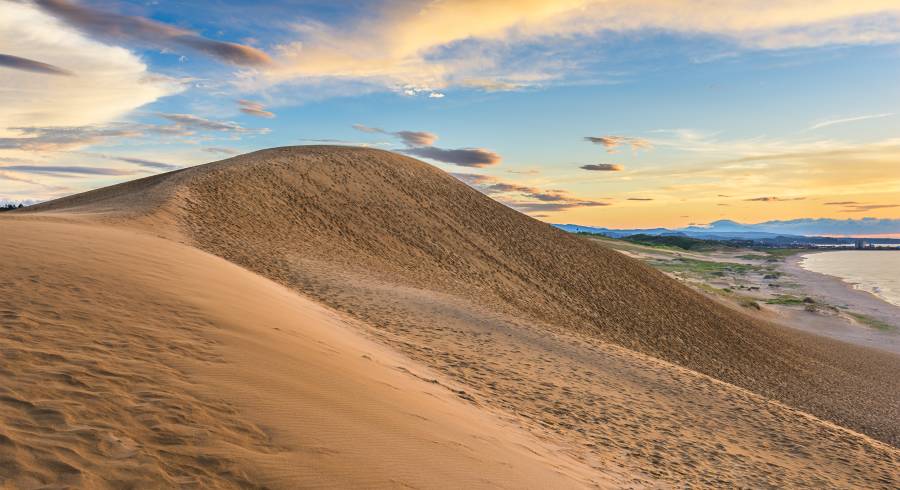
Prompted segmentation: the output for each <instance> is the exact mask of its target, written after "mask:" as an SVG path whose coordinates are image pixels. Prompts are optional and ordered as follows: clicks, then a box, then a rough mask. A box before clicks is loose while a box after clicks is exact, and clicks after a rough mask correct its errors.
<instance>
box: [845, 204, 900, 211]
mask: <svg viewBox="0 0 900 490" xmlns="http://www.w3.org/2000/svg"><path fill="white" fill-rule="evenodd" d="M898 207H900V204H852V205H849V207H848V208H847V209H842V210H841V212H842V213H865V212H868V211H874V210H876V209H889V208H898Z"/></svg>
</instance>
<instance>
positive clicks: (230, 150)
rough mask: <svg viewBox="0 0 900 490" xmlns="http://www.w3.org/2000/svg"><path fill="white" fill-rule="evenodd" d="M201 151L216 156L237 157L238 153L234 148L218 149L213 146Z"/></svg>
mask: <svg viewBox="0 0 900 490" xmlns="http://www.w3.org/2000/svg"><path fill="white" fill-rule="evenodd" d="M203 151H205V152H206V153H213V154H216V155H237V154H238V153H240V152H239V151H238V150H235V149H234V148H219V147H215V146H211V147H209V148H204V149H203Z"/></svg>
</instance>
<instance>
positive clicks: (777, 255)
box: [757, 248, 806, 261]
mask: <svg viewBox="0 0 900 490" xmlns="http://www.w3.org/2000/svg"><path fill="white" fill-rule="evenodd" d="M804 250H806V249H805V248H760V249H758V250H757V251H758V252H763V253H765V254H766V255H767V257H766V259H767V260H769V261H781V260H784V259H786V258H787V257H790V256H791V255H794V254H798V253H800V252H803V251H804Z"/></svg>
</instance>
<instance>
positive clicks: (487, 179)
mask: <svg viewBox="0 0 900 490" xmlns="http://www.w3.org/2000/svg"><path fill="white" fill-rule="evenodd" d="M450 175H452V176H454V177H456V178H457V179H459V180H461V181H463V182H465V183H466V184H469V185H470V186H473V187H474V186H477V185H482V184H488V183H491V182H497V178H496V177H491V176H490V175H483V174H462V173H455V172H451V173H450Z"/></svg>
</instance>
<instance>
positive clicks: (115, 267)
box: [0, 147, 900, 488]
mask: <svg viewBox="0 0 900 490" xmlns="http://www.w3.org/2000/svg"><path fill="white" fill-rule="evenodd" d="M0 227H2V228H0V230H2V233H0V239H2V243H3V245H4V249H5V250H13V253H12V255H11V257H12V259H11V260H7V261H4V263H3V266H2V267H3V269H2V274H3V275H2V277H3V279H4V286H3V287H4V288H5V289H6V290H8V291H9V294H4V295H3V297H2V299H0V302H2V310H3V314H4V315H7V317H8V320H4V321H3V327H4V329H6V330H7V331H8V335H5V336H4V337H3V342H4V343H5V345H3V349H4V353H6V352H9V353H10V355H11V356H19V358H21V359H22V361H21V362H20V361H16V362H15V363H13V362H5V363H4V365H3V366H2V368H3V369H4V370H3V371H0V375H2V376H3V377H4V379H3V383H0V386H3V387H5V389H6V390H7V392H6V395H5V396H6V398H4V399H3V400H4V401H3V402H2V403H0V409H2V410H3V412H0V414H2V416H3V419H2V420H3V425H0V430H2V431H3V434H4V435H5V437H6V439H2V441H7V440H8V442H3V444H2V445H0V455H2V458H3V459H0V461H2V463H0V471H2V472H15V473H14V474H15V475H17V476H15V478H17V480H13V481H17V482H24V483H22V485H23V486H27V484H28V483H29V482H34V481H38V482H45V481H50V480H49V478H50V476H48V475H53V474H55V473H57V472H55V471H54V469H53V468H54V465H57V464H63V465H66V467H67V468H70V470H71V471H69V473H67V475H69V477H71V478H72V479H73V481H74V482H76V483H82V484H85V485H87V483H91V484H96V486H101V487H102V486H103V485H111V486H116V485H115V484H111V483H109V482H110V481H112V480H110V479H111V478H113V475H116V474H117V473H116V471H118V472H120V474H121V475H129V474H136V473H133V472H132V470H133V469H134V468H133V467H129V465H137V466H139V467H140V468H141V470H142V471H143V473H141V474H142V475H143V476H141V477H142V478H145V480H144V481H146V482H155V483H158V484H160V485H161V486H166V484H167V483H168V484H171V482H174V481H176V480H172V479H175V478H185V479H189V480H190V481H194V482H200V483H202V484H203V485H204V486H212V485H213V483H215V484H218V485H220V486H228V485H242V484H248V485H251V484H252V485H268V486H282V487H286V488H287V487H291V486H319V485H324V484H326V483H329V484H333V485H335V486H338V487H340V486H359V485H364V486H365V485H367V484H372V485H376V486H401V485H412V486H418V487H433V486H451V487H452V486H459V485H464V486H494V485H497V484H500V483H503V484H504V485H506V486H510V487H527V486H532V487H544V488H547V487H561V486H578V485H585V486H593V485H597V486H614V487H625V486H632V487H666V486H683V485H685V484H688V483H690V484H692V485H695V486H701V487H812V488H828V487H833V488H848V487H855V488H892V487H896V486H897V485H898V481H900V475H898V471H897V468H898V465H900V452H898V450H897V449H896V447H897V446H898V445H900V424H898V423H897V420H900V381H898V380H900V377H898V376H897V374H898V373H900V358H898V357H897V356H896V355H893V354H891V353H887V352H880V351H874V350H870V349H866V348H863V347H858V346H852V345H848V344H844V343H841V342H837V341H834V340H830V339H824V338H820V337H816V336H814V335H809V334H805V333H803V332H797V331H792V330H789V329H784V328H779V327H776V326H774V325H771V324H768V323H765V322H762V321H758V320H755V319H752V318H750V317H747V316H744V315H742V314H740V313H739V312H735V311H733V310H731V309H729V308H727V307H725V306H723V305H720V304H718V303H716V302H713V301H710V300H709V299H707V298H705V297H703V296H702V295H700V294H697V293H695V292H694V291H692V290H690V289H689V288H687V287H685V286H683V285H681V284H679V283H677V282H676V281H674V280H672V279H670V278H668V277H666V276H665V275H664V274H662V273H659V272H657V271H655V270H653V269H651V268H650V267H647V266H645V265H644V264H641V263H640V262H638V261H636V260H633V259H630V258H628V257H626V256H624V255H622V254H620V253H618V252H614V251H611V250H608V249H606V248H604V247H603V246H600V245H598V244H596V243H592V242H591V241H588V240H585V239H582V238H579V237H577V236H573V235H569V234H566V233H564V232H562V231H559V230H556V229H554V228H552V227H550V226H548V225H546V224H543V223H541V222H538V221H536V220H533V219H531V218H528V217H526V216H524V215H521V214H519V213H517V212H515V211H513V210H511V209H509V208H507V207H505V206H503V205H501V204H499V203H497V202H495V201H492V200H491V199H489V198H487V197H485V196H483V195H482V194H480V193H478V192H476V191H474V190H472V189H470V188H469V187H467V186H465V185H464V184H462V183H460V182H458V181H457V180H456V179H454V178H453V177H451V176H449V175H447V174H445V173H443V172H441V171H440V170H438V169H435V168H434V167H431V166H429V165H426V164H424V163H421V162H418V161H416V160H413V159H410V158H406V157H403V156H399V155H396V154H393V153H389V152H383V151H378V150H369V149H358V148H343V147H291V148H277V149H272V150H264V151H260V152H256V153H252V154H248V155H243V156H240V157H235V158H232V159H228V160H224V161H222V162H216V163H213V164H209V165H205V166H200V167H193V168H190V169H186V170H182V171H178V172H172V173H168V174H163V175H159V176H155V177H151V178H147V179H141V180H138V181H134V182H130V183H127V184H123V185H120V186H114V187H110V188H105V189H100V190H97V191H92V192H89V193H85V194H81V195H77V196H73V197H70V198H65V199H61V200H57V201H54V202H51V203H47V204H44V205H39V206H34V207H32V208H30V209H29V210H28V212H13V213H7V216H3V217H2V218H0ZM50 237H56V238H50ZM197 249H200V250H202V251H205V252H208V254H207V253H203V252H201V251H200V250H197ZM210 254H211V255H210ZM214 256H218V257H219V258H216V257H214ZM51 258H53V260H54V261H55V262H52V263H53V264H55V265H45V264H51V262H50V259H51ZM88 259H90V260H88ZM222 259H225V260H222ZM229 262H230V263H229ZM235 264H236V265H235ZM238 266H240V267H238ZM254 273H255V274H254ZM8 277H11V278H15V279H14V280H7V278H8ZM269 280H271V281H274V282H270V281H269ZM29 281H30V282H29ZM276 283H279V284H280V285H276ZM72 288H77V289H72ZM4 292H6V291H4ZM297 293H301V294H297ZM107 298H108V299H107ZM4 318H6V317H4ZM107 344H108V345H107ZM54 355H55V356H59V357H58V358H57V357H50V358H48V359H52V362H51V361H44V360H42V359H43V358H42V357H41V356H54ZM30 356H34V357H30ZM8 359H12V357H8ZM16 366H25V367H19V368H16ZM28 366H32V368H29V367H28ZM79 375H81V376H84V377H86V378H88V377H89V378H90V379H88V381H90V382H87V381H85V380H84V379H81V378H79V377H78V376H79ZM66 376H74V377H75V378H74V379H75V381H77V382H79V383H83V384H85V386H84V387H83V386H80V385H69V384H67V381H66V380H67V379H69V378H68V377H66ZM120 378H124V379H120ZM44 380H46V382H42V381H44ZM91 383H95V384H98V387H96V388H95V387H92V386H91ZM54 390H56V391H54ZM98 392H102V393H106V396H101V397H95V396H93V395H91V394H92V393H98ZM79 393H81V394H79ZM51 401H56V402H54V403H50V402H51ZM35 407H38V410H40V409H50V410H55V411H56V412H58V413H59V414H61V415H60V416H59V417H61V419H60V420H61V421H60V420H56V421H54V420H50V419H40V418H37V419H36V418H34V415H32V414H31V412H30V411H34V410H35ZM121 407H132V408H133V409H132V410H131V411H129V410H127V409H126V410H123V409H122V408H121ZM180 407H190V408H180ZM51 419H52V417H51ZM17 424H18V425H17ZM72 426H76V427H82V426H84V427H88V428H89V429H90V430H88V429H86V432H88V433H89V434H87V435H84V436H80V435H79V434H80V433H79V432H78V431H77V430H75V429H71V427H72ZM23 427H24V428H23ZM92 431H93V432H92ZM109 434H111V435H109ZM105 437H115V438H118V440H120V441H124V442H122V443H121V444H124V445H125V447H126V448H128V449H127V451H135V452H134V453H133V454H134V455H139V456H140V457H139V458H138V456H131V457H126V458H122V459H121V460H113V462H112V463H108V461H110V459H109V458H108V457H107V456H105V455H103V453H102V451H103V450H104V449H100V448H102V447H105V446H103V444H101V442H102V441H104V440H106V439H104V438H105ZM98 441H100V442H98ZM79 444H80V445H79ZM170 444H171V445H174V446H176V447H177V448H172V447H169V445H170ZM135 448H140V449H139V450H137V449H135ZM123 451H126V450H123ZM127 451H126V452H127ZM129 454H131V453H129ZM106 465H109V466H110V469H109V470H108V471H107V470H106V469H105V467H106ZM117 465H119V466H120V468H119V469H116V468H117ZM521 468H525V469H524V470H523V469H521ZM0 476H3V475H2V474H0ZM42 478H43V479H42ZM122 478H125V476H122ZM29 479H30V480H29ZM159 482H162V483H159Z"/></svg>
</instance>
